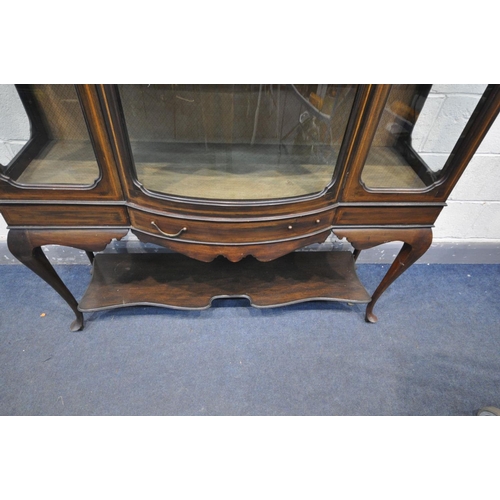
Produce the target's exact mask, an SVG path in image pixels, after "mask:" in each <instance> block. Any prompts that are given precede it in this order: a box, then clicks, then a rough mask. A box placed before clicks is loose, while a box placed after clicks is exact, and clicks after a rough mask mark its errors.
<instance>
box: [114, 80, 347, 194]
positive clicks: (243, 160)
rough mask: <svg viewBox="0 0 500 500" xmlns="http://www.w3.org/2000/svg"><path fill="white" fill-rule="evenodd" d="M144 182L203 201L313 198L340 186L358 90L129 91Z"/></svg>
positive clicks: (130, 126)
mask: <svg viewBox="0 0 500 500" xmlns="http://www.w3.org/2000/svg"><path fill="white" fill-rule="evenodd" d="M119 90H120V96H121V102H122V107H123V113H124V116H125V121H126V126H127V131H128V135H129V139H130V145H131V150H132V155H133V159H134V163H135V169H136V175H137V179H138V180H139V182H140V183H141V184H142V185H143V186H144V187H145V188H146V189H148V190H150V191H155V192H160V193H165V194H170V195H176V196H185V197H193V198H204V199H221V200H258V199H270V198H288V197H296V196H304V195H309V194H313V193H317V192H320V191H322V190H323V189H324V188H325V187H326V186H327V185H328V184H330V182H331V181H332V176H333V173H334V169H335V165H336V161H337V156H338V153H339V149H340V146H341V143H342V140H343V137H344V133H345V130H346V126H347V121H348V118H349V115H350V111H351V107H352V104H353V101H354V96H355V92H356V87H355V86H354V85H316V84H314V85H120V86H119Z"/></svg>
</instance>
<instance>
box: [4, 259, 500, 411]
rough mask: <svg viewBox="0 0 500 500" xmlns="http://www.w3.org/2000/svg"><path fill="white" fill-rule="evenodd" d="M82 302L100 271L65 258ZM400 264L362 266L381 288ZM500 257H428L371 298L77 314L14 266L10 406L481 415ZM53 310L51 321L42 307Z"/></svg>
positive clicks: (9, 274)
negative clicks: (476, 260)
mask: <svg viewBox="0 0 500 500" xmlns="http://www.w3.org/2000/svg"><path fill="white" fill-rule="evenodd" d="M57 270H58V272H59V273H60V275H61V277H62V279H63V280H64V281H65V283H66V284H67V285H68V287H69V288H70V290H72V292H73V293H74V295H75V296H76V297H77V298H78V299H79V298H80V297H81V296H82V295H83V292H84V290H85V288H86V286H87V284H88V282H89V280H90V274H89V267H88V266H59V267H57ZM386 270H387V266H384V265H359V266H358V274H359V276H360V278H361V281H362V282H363V283H364V285H365V286H366V288H367V289H368V291H369V292H370V293H371V292H373V290H374V289H375V287H376V285H377V283H378V282H379V281H380V279H381V278H382V276H383V275H384V273H385V271H386ZM499 290H500V266H498V265H416V266H413V267H412V268H411V269H409V270H408V271H407V273H406V274H405V275H403V276H402V277H401V278H400V279H399V280H397V281H396V282H395V283H394V284H393V285H392V286H391V287H390V288H389V290H388V291H387V292H386V293H385V295H383V296H382V298H381V299H380V300H379V302H378V304H377V306H376V308H375V313H376V314H377V315H378V317H379V322H378V323H377V324H375V325H371V324H368V323H365V321H364V306H358V305H353V306H349V305H347V304H336V303H321V302H311V303H306V304H299V305H295V306H289V307H285V308H278V309H264V310H262V309H254V308H251V307H247V304H246V301H245V300H221V301H217V302H216V303H215V304H214V307H212V308H211V309H208V310H205V311H196V312H193V311H175V310H169V309H157V308H149V307H135V308H127V309H120V310H114V311H107V312H99V313H90V314H86V315H85V318H86V326H85V329H84V330H83V331H81V332H77V333H71V332H70V331H69V325H70V323H71V321H72V320H73V313H72V312H71V310H70V309H69V307H67V305H66V304H65V303H64V302H63V300H62V299H61V298H60V297H59V296H58V295H57V294H56V293H55V292H54V291H53V290H52V289H51V288H50V287H49V286H48V285H47V284H46V283H45V282H43V281H42V280H41V279H40V278H38V277H37V276H35V275H34V274H33V273H31V271H29V270H28V269H26V268H25V267H24V266H21V265H13V266H12V265H11V266H7V265H4V266H0V414H1V415H472V414H474V412H475V411H476V410H477V409H478V408H480V407H482V406H487V405H494V406H499V405H500V301H499V299H498V291H499ZM42 314H43V316H42Z"/></svg>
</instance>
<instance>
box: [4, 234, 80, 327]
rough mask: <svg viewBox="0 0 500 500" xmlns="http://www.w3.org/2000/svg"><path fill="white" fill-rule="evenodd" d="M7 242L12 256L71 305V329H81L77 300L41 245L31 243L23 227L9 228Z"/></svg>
mask: <svg viewBox="0 0 500 500" xmlns="http://www.w3.org/2000/svg"><path fill="white" fill-rule="evenodd" d="M7 244H8V247H9V250H10V252H11V253H12V255H14V257H16V258H17V259H18V260H19V261H20V262H21V263H22V264H24V265H25V266H26V267H28V268H29V269H31V270H32V271H33V272H34V273H36V274H38V276H40V278H42V279H43V280H45V281H46V282H47V283H48V284H49V285H50V286H51V287H52V288H53V289H54V290H55V291H56V292H57V293H58V294H59V295H60V296H61V297H62V298H63V299H64V300H65V301H66V302H67V303H68V305H69V306H70V307H71V309H72V310H73V312H74V313H75V316H76V319H75V321H73V323H71V327H70V329H71V331H72V332H76V331H78V330H81V329H82V328H83V314H82V313H81V312H80V311H79V310H78V302H77V301H76V299H75V298H74V297H73V295H72V294H71V292H70V291H69V290H68V288H67V287H66V285H65V284H64V283H63V282H62V280H61V278H60V277H59V275H58V274H57V273H56V271H55V269H54V268H53V267H52V265H51V263H50V262H49V261H48V259H47V257H46V256H45V254H44V253H43V250H42V249H41V247H39V246H33V245H32V243H31V241H30V238H29V232H28V231H27V230H23V229H11V230H10V231H9V235H8V238H7Z"/></svg>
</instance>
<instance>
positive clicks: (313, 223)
mask: <svg viewBox="0 0 500 500" xmlns="http://www.w3.org/2000/svg"><path fill="white" fill-rule="evenodd" d="M129 214H130V220H131V224H132V226H133V227H134V228H136V229H138V230H140V231H143V232H147V233H151V234H154V235H155V236H162V234H161V232H160V231H159V230H158V229H157V228H155V226H154V225H152V222H154V223H155V224H156V225H157V226H158V227H159V228H160V229H161V230H162V231H164V232H167V233H177V232H178V231H179V230H180V229H181V228H183V227H185V228H186V231H184V232H183V233H182V234H181V235H180V236H179V237H178V239H179V240H189V241H196V242H200V243H218V244H224V243H225V244H230V243H259V242H260V243H265V242H269V243H271V242H274V241H276V240H285V239H291V238H296V237H307V235H309V234H311V233H318V232H319V231H327V230H328V229H329V228H330V226H331V224H332V216H333V211H331V210H330V211H328V212H323V213H320V214H313V215H303V216H301V215H298V216H296V217H289V218H282V219H277V220H242V221H225V222H221V221H216V220H213V221H206V220H196V219H179V218H178V217H168V216H164V215H159V214H156V213H151V212H146V211H142V210H134V209H129Z"/></svg>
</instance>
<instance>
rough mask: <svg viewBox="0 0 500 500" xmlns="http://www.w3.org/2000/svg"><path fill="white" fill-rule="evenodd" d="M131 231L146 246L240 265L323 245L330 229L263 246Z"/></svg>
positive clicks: (267, 243) (195, 257) (204, 260)
mask: <svg viewBox="0 0 500 500" xmlns="http://www.w3.org/2000/svg"><path fill="white" fill-rule="evenodd" d="M132 232H133V233H134V234H135V235H136V236H137V237H138V238H139V239H140V240H141V241H143V242H145V243H154V244H156V245H161V246H164V247H166V248H170V249H171V250H174V251H175V252H179V253H182V254H184V255H187V256H189V257H192V258H193V259H196V260H200V261H202V262H211V261H212V260H214V259H215V258H216V257H219V256H223V257H225V258H227V259H228V260H230V261H231V262H238V261H240V260H241V259H243V258H245V257H247V256H249V255H252V256H253V257H255V258H256V259H257V260H260V261H261V262H269V261H270V260H273V259H277V258H278V257H281V256H283V255H285V254H287V253H290V252H293V251H294V250H297V249H299V248H303V247H305V246H307V245H312V244H313V243H322V242H324V241H325V240H326V238H327V237H328V236H329V234H330V230H326V231H321V232H319V233H317V234H314V235H312V236H305V237H298V238H296V239H291V240H288V241H287V240H283V241H279V242H275V243H272V242H266V243H263V244H258V245H256V244H251V243H245V244H214V243H207V244H203V243H196V242H189V241H182V240H176V239H171V238H162V237H159V236H154V235H152V234H148V233H143V232H141V231H137V230H135V229H132Z"/></svg>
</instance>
